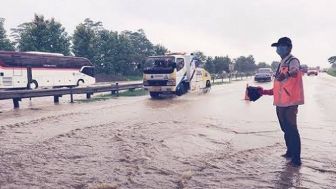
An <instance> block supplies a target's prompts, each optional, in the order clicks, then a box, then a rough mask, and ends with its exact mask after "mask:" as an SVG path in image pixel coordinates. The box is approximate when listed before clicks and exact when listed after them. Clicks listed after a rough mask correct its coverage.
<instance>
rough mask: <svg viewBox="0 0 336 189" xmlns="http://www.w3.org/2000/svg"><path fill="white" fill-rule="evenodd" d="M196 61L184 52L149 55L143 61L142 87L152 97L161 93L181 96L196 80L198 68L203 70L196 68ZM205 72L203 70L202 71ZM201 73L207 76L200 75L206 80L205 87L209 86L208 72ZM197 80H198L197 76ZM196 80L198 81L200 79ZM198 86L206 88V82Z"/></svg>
mask: <svg viewBox="0 0 336 189" xmlns="http://www.w3.org/2000/svg"><path fill="white" fill-rule="evenodd" d="M198 62H199V61H198V60H197V59H196V58H195V57H194V56H193V55H186V54H184V53H172V54H166V55H162V56H150V57H148V58H147V60H146V62H145V68H144V71H143V73H144V75H143V84H144V88H145V89H147V90H148V91H149V93H150V96H151V97H152V98H157V97H159V96H160V95H161V94H175V95H177V96H181V95H183V94H185V93H187V92H188V91H189V90H190V89H192V86H193V84H194V83H193V81H194V82H196V78H197V77H196V74H197V73H199V71H200V70H204V69H203V68H197V65H198ZM197 70H198V72H197ZM201 72H202V71H201ZM205 72H206V71H205V70H204V71H203V72H202V73H205ZM203 75H204V76H205V75H207V77H206V78H204V77H202V79H201V80H202V81H203V80H204V81H205V80H208V84H207V87H208V88H209V87H210V86H211V84H210V74H209V73H207V74H203ZM194 78H195V79H194ZM198 80H200V79H199V77H198ZM197 82H198V83H200V82H201V81H197ZM204 83H206V81H205V82H204ZM199 87H203V88H206V84H204V86H203V85H199ZM199 87H198V88H199ZM196 88H197V87H196Z"/></svg>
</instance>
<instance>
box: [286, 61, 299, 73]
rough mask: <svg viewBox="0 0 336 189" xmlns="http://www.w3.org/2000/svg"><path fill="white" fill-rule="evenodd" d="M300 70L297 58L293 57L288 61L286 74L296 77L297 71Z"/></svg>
mask: <svg viewBox="0 0 336 189" xmlns="http://www.w3.org/2000/svg"><path fill="white" fill-rule="evenodd" d="M299 70H300V62H299V60H298V59H296V58H295V59H293V60H291V61H290V62H289V70H288V75H289V76H290V77H296V75H297V73H298V72H299Z"/></svg>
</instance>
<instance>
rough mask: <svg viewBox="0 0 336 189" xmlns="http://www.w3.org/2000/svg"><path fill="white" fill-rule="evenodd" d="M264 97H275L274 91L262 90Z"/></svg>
mask: <svg viewBox="0 0 336 189" xmlns="http://www.w3.org/2000/svg"><path fill="white" fill-rule="evenodd" d="M262 94H263V95H273V89H268V90H264V89H263V90H262Z"/></svg>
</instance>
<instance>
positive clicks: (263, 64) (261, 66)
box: [257, 62, 272, 68]
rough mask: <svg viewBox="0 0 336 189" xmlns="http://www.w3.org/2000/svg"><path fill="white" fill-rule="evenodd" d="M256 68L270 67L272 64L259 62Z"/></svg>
mask: <svg viewBox="0 0 336 189" xmlns="http://www.w3.org/2000/svg"><path fill="white" fill-rule="evenodd" d="M257 68H272V66H271V65H269V64H267V63H266V62H259V63H258V65H257Z"/></svg>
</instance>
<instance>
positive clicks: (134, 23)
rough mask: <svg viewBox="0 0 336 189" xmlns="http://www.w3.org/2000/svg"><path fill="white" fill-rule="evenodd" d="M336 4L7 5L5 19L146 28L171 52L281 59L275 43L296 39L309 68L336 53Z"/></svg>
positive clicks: (11, 0)
mask: <svg viewBox="0 0 336 189" xmlns="http://www.w3.org/2000/svg"><path fill="white" fill-rule="evenodd" d="M335 7H336V1H334V0H309V1H308V0H1V7H0V17H3V18H5V19H6V22H5V28H6V29H7V34H9V33H10V31H9V29H10V28H13V27H16V26H17V25H19V24H21V23H23V22H28V21H31V20H32V19H33V15H34V13H37V14H42V15H44V16H45V17H46V18H50V17H54V18H55V19H56V20H57V21H59V22H61V23H62V24H63V25H64V27H65V28H66V30H67V32H68V33H69V34H72V33H73V31H74V29H75V27H76V25H78V24H79V23H81V22H82V21H83V20H84V19H85V18H91V19H93V20H94V21H102V22H103V25H104V27H105V28H107V29H110V30H114V31H123V30H137V29H140V28H142V29H144V30H145V32H146V34H147V37H148V38H149V39H150V40H151V41H152V42H153V43H155V44H156V43H160V44H163V45H164V46H166V47H167V48H168V49H169V50H171V51H184V52H192V51H194V50H200V51H203V52H204V53H205V54H206V55H210V56H215V55H224V56H225V55H229V56H230V57H231V58H236V57H238V56H240V55H244V56H247V55H253V56H254V57H255V59H256V61H257V62H263V61H265V62H267V63H271V62H272V61H273V60H279V57H278V56H277V55H276V53H275V49H274V48H271V47H270V45H271V43H272V42H276V41H277V40H278V38H279V37H282V36H288V37H290V38H291V39H292V41H293V54H294V55H295V56H297V57H298V58H299V59H300V60H301V63H302V64H308V65H310V66H316V65H319V66H321V67H328V66H329V64H328V61H327V59H328V58H329V57H330V56H332V55H336V46H335V44H336V43H335V42H336V24H335V22H336V10H335Z"/></svg>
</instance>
